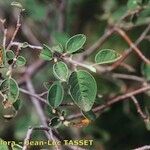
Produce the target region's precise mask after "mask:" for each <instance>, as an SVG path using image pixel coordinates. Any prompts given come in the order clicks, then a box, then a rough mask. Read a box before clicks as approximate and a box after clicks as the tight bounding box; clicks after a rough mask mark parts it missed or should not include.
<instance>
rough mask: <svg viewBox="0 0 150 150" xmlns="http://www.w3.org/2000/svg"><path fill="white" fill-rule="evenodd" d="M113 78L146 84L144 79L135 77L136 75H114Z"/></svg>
mask: <svg viewBox="0 0 150 150" xmlns="http://www.w3.org/2000/svg"><path fill="white" fill-rule="evenodd" d="M112 76H113V77H114V78H120V79H127V80H134V81H138V82H145V80H144V79H143V78H141V77H138V76H134V75H129V74H120V73H113V74H112Z"/></svg>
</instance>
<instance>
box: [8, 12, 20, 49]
mask: <svg viewBox="0 0 150 150" xmlns="http://www.w3.org/2000/svg"><path fill="white" fill-rule="evenodd" d="M20 19H21V10H20V12H19V15H18V18H17V25H16V29H15V31H14V33H13V35H12V38H11V40H10V43H9V44H8V46H7V50H9V49H10V48H11V45H12V42H13V41H14V39H15V37H16V35H17V33H18V30H19V28H20V26H21V23H20Z"/></svg>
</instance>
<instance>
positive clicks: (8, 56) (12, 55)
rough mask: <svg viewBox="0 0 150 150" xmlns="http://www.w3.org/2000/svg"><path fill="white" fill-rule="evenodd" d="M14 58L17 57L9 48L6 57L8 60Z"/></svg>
mask: <svg viewBox="0 0 150 150" xmlns="http://www.w3.org/2000/svg"><path fill="white" fill-rule="evenodd" d="M14 58H15V54H14V52H13V51H11V50H9V51H7V52H6V59H7V61H9V60H13V59H14Z"/></svg>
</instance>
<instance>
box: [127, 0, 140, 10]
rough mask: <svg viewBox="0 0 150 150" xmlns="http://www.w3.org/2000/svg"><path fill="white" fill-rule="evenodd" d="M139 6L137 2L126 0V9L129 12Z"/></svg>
mask: <svg viewBox="0 0 150 150" xmlns="http://www.w3.org/2000/svg"><path fill="white" fill-rule="evenodd" d="M138 6H139V0H128V3H127V7H128V9H129V10H134V9H136V8H137V7H138Z"/></svg>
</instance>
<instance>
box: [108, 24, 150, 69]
mask: <svg viewBox="0 0 150 150" xmlns="http://www.w3.org/2000/svg"><path fill="white" fill-rule="evenodd" d="M149 30H150V25H148V26H147V28H146V29H145V30H144V31H143V33H142V34H141V35H140V37H139V38H138V39H137V41H136V42H135V46H137V45H138V44H140V43H141V42H142V41H143V40H144V38H145V36H146V35H147V33H148V32H149ZM131 52H132V47H130V48H129V49H127V50H125V51H124V53H123V54H122V57H121V59H119V60H118V61H117V62H116V63H114V64H113V65H112V66H111V67H110V69H109V70H110V71H112V70H113V69H115V68H117V67H118V66H119V65H120V64H121V63H122V62H123V61H124V60H125V59H126V58H127V57H128V56H129V54H130V53H131Z"/></svg>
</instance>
